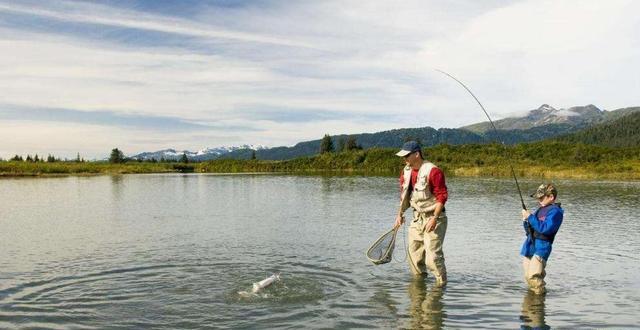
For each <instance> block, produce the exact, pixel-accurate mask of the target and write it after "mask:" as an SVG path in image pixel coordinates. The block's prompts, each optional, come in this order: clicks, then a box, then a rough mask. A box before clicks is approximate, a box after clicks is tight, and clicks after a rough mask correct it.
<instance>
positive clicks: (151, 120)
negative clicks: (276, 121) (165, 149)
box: [0, 104, 260, 132]
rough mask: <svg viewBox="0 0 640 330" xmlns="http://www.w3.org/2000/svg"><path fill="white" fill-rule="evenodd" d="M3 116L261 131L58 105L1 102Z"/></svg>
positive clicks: (138, 126)
mask: <svg viewBox="0 0 640 330" xmlns="http://www.w3.org/2000/svg"><path fill="white" fill-rule="evenodd" d="M0 120H12V121H20V120H23V121H40V122H63V123H74V124H92V125H102V126H118V127H124V128H133V129H142V130H162V131H164V132H179V131H199V130H208V131H223V132H224V131H237V130H245V131H260V129H257V128H254V127H249V126H229V125H221V124H216V123H209V124H203V123H198V122H194V121H187V120H185V119H182V118H176V117H165V116H155V115H135V114H121V113H117V112H113V111H81V110H73V109H59V108H31V107H25V106H15V105H10V104H0Z"/></svg>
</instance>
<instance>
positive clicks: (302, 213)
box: [0, 174, 640, 329]
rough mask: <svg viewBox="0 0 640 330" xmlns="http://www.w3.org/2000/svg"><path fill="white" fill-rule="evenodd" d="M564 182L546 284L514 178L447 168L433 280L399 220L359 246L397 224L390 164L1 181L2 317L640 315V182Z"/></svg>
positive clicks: (384, 322)
mask: <svg viewBox="0 0 640 330" xmlns="http://www.w3.org/2000/svg"><path fill="white" fill-rule="evenodd" d="M539 183H540V182H538V181H527V180H522V182H521V186H522V187H523V190H525V191H527V192H528V191H532V190H534V189H535V187H537V185H538V184H539ZM556 183H557V185H558V187H559V193H560V195H559V201H561V202H562V204H563V207H564V208H565V220H564V224H563V225H562V228H561V229H560V232H559V234H558V236H557V238H556V243H555V244H554V251H553V253H552V255H551V258H550V260H549V263H548V265H547V289H548V291H549V292H548V294H547V295H546V296H543V297H540V296H533V295H529V294H528V293H527V290H526V287H525V284H524V281H523V279H522V271H521V260H520V257H519V255H518V252H519V249H520V244H521V243H522V240H523V231H522V226H521V220H520V201H519V198H518V197H517V192H516V190H515V186H514V184H513V183H512V181H510V180H502V179H478V178H471V179H470V178H451V179H449V180H448V186H449V190H450V199H449V202H448V203H447V213H448V216H449V227H448V231H447V236H446V239H445V244H444V251H445V257H446V263H447V268H448V273H449V284H448V285H447V287H446V288H445V289H437V288H434V286H433V285H432V284H433V278H431V277H429V278H427V279H426V280H414V279H412V276H411V274H410V272H409V269H408V266H407V264H406V261H404V260H405V257H404V247H403V246H404V244H405V242H404V240H403V238H402V237H401V236H400V235H399V237H398V244H397V246H396V253H395V255H394V258H395V259H396V260H395V261H392V262H391V263H389V264H385V265H380V266H374V265H373V264H371V263H370V262H369V261H368V260H367V259H366V257H365V255H364V252H365V250H366V249H367V248H368V247H369V245H370V244H371V243H372V242H373V241H374V240H375V239H376V238H377V237H378V236H379V235H381V234H382V233H383V232H384V231H386V230H388V229H389V228H390V227H391V226H392V223H393V217H394V214H395V212H396V209H397V203H398V187H397V179H396V178H385V177H357V176H354V177H319V176H286V175H198V174H195V175H175V174H169V175H126V176H113V177H110V176H96V177H64V178H38V179H2V180H0V328H43V329H118V328H122V329H130V328H153V329H192V328H193V329H195V328H251V329H254V328H358V327H360V328H432V329H439V328H454V329H455V328H480V329H482V328H487V329H495V328H502V329H513V328H519V327H525V328H526V327H529V326H531V327H542V328H544V326H545V325H547V326H549V327H551V328H566V329H575V328H616V329H619V328H637V327H638V324H639V323H640V276H639V275H638V274H639V273H640V263H639V261H640V258H639V257H638V253H639V252H640V238H639V237H638V234H639V233H640V222H639V221H638V219H637V215H638V214H640V197H639V196H640V183H638V182H635V183H620V182H579V181H557V182H556ZM527 200H529V201H531V199H529V198H528V199H527ZM531 202H533V201H531ZM529 205H530V206H533V205H534V203H529ZM400 234H402V231H401V232H400ZM275 272H280V273H281V278H282V279H281V281H279V282H276V283H275V284H274V285H273V286H271V287H269V288H267V289H266V290H264V291H263V292H262V293H260V294H258V295H255V296H252V295H250V296H243V295H240V294H238V292H239V291H247V290H250V289H251V286H252V283H253V282H257V281H259V280H262V279H264V278H266V277H267V276H269V275H271V274H272V273H275Z"/></svg>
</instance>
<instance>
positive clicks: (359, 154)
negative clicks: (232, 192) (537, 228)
mask: <svg viewBox="0 0 640 330" xmlns="http://www.w3.org/2000/svg"><path fill="white" fill-rule="evenodd" d="M396 151H397V150H396V149H388V148H385V149H382V148H374V149H368V150H355V151H349V152H341V153H325V154H322V155H316V156H312V157H302V158H296V159H291V160H283V161H271V160H234V159H221V160H214V161H208V162H202V163H193V164H177V163H138V162H132V163H125V164H109V163H104V162H88V163H74V162H56V163H27V162H0V175H4V176H19V175H36V176H37V175H60V174H62V175H64V174H123V173H163V172H198V173H246V172H284V173H340V174H346V173H357V174H364V175H397V174H398V173H399V171H400V169H401V168H402V164H403V162H402V159H400V158H399V157H396V156H395V152H396ZM424 154H425V157H426V158H427V159H429V160H430V161H432V162H434V163H436V164H437V165H438V166H439V167H440V168H442V169H443V170H444V171H445V173H446V174H447V175H449V176H488V177H508V176H510V175H511V172H510V167H509V163H510V162H511V164H512V165H513V167H514V169H515V171H516V175H517V176H518V177H531V178H553V179H560V178H567V179H569V178H575V179H601V180H640V148H638V147H634V148H608V147H600V146H592V145H583V144H571V143H562V142H537V143H531V144H520V145H517V146H513V147H509V148H508V149H505V148H504V147H503V146H501V145H497V144H489V145H486V144H483V145H480V144H478V145H460V146H451V145H438V146H435V147H432V148H426V149H424Z"/></svg>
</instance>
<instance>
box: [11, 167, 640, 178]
mask: <svg viewBox="0 0 640 330" xmlns="http://www.w3.org/2000/svg"><path fill="white" fill-rule="evenodd" d="M515 171H516V177H517V178H522V179H554V180H556V179H560V180H567V179H569V180H579V181H583V180H584V181H638V182H640V173H638V172H622V173H616V172H609V173H606V174H602V173H598V172H596V171H584V170H583V169H553V168H551V169H546V170H545V171H543V172H538V171H536V170H531V169H529V170H527V169H517V168H516V169H515ZM398 173H400V167H399V168H398V172H397V173H393V172H388V171H363V170H354V169H334V170H293V171H195V170H194V171H190V172H184V171H179V170H161V171H148V170H145V171H100V172H65V173H50V172H49V173H47V172H0V180H2V179H20V178H24V179H37V178H65V177H93V176H117V175H129V174H190V175H202V174H205V175H206V174H214V175H303V176H304V175H309V176H363V177H396V176H398ZM445 175H446V176H447V177H451V178H456V177H462V178H498V179H506V178H511V177H512V175H511V173H510V172H505V171H504V170H501V169H497V168H494V167H458V168H455V169H448V170H445Z"/></svg>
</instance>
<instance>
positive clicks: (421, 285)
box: [407, 276, 446, 329]
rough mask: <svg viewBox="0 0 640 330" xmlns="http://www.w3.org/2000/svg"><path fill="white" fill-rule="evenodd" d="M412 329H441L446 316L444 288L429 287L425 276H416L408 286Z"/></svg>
mask: <svg viewBox="0 0 640 330" xmlns="http://www.w3.org/2000/svg"><path fill="white" fill-rule="evenodd" d="M407 289H408V291H409V300H410V302H411V305H410V307H409V314H410V315H411V322H410V328H411V329H441V328H442V325H443V323H444V319H445V318H446V313H445V312H444V307H445V306H444V304H443V303H442V296H443V294H444V290H445V289H444V288H442V287H438V286H436V285H431V288H427V283H426V281H425V278H423V277H420V276H415V277H413V278H412V280H411V281H410V282H409V286H408V288H407Z"/></svg>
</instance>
